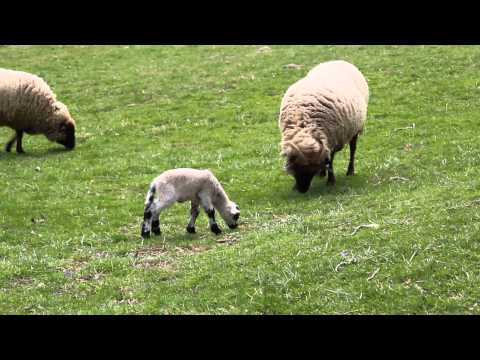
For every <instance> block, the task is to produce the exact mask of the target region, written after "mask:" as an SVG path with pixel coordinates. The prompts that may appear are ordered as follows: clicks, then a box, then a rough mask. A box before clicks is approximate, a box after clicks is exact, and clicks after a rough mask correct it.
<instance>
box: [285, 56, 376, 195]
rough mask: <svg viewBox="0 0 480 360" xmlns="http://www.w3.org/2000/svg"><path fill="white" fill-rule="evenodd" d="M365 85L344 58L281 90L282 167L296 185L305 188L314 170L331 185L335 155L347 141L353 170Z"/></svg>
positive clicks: (350, 172)
mask: <svg viewBox="0 0 480 360" xmlns="http://www.w3.org/2000/svg"><path fill="white" fill-rule="evenodd" d="M368 97H369V94H368V84H367V81H366V80H365V78H364V77H363V75H362V74H361V73H360V71H359V70H358V69H357V68H356V67H355V66H354V65H352V64H350V63H348V62H346V61H329V62H325V63H322V64H320V65H317V66H316V67H315V68H313V69H312V70H311V71H310V72H309V73H308V74H307V76H306V77H305V78H303V79H301V80H299V81H297V82H296V83H295V84H293V85H292V86H290V87H289V89H288V90H287V92H286V93H285V95H284V97H283V99H282V104H281V109H280V117H279V127H280V130H281V132H282V142H281V147H282V155H283V156H284V157H285V158H286V165H285V170H286V171H287V173H289V174H291V175H293V176H294V178H295V182H296V184H295V187H294V188H295V189H296V190H298V191H299V192H301V193H305V192H307V191H308V189H309V188H310V184H311V182H312V179H313V177H314V176H315V175H319V176H325V173H326V172H328V180H327V184H328V185H334V184H335V175H334V173H333V158H334V155H335V153H336V152H337V151H340V150H342V149H343V147H344V146H345V144H350V162H349V164H348V171H347V175H353V174H354V172H355V168H354V160H355V150H356V144H357V138H358V135H359V134H360V133H361V132H362V131H363V127H364V123H365V119H366V117H367V106H368Z"/></svg>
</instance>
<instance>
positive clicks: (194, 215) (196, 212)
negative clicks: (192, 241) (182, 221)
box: [187, 201, 200, 234]
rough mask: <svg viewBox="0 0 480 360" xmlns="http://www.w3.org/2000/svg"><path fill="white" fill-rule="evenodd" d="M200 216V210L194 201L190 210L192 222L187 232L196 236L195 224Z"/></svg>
mask: <svg viewBox="0 0 480 360" xmlns="http://www.w3.org/2000/svg"><path fill="white" fill-rule="evenodd" d="M199 214H200V208H199V205H198V203H197V202H193V201H192V207H191V209H190V222H189V223H188V225H187V232H189V233H190V234H195V222H196V221H197V217H198V215H199Z"/></svg>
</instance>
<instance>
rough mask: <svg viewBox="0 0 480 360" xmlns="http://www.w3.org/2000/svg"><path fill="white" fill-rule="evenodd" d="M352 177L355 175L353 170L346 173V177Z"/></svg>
mask: <svg viewBox="0 0 480 360" xmlns="http://www.w3.org/2000/svg"><path fill="white" fill-rule="evenodd" d="M353 175H355V171H353V170H348V171H347V176H353Z"/></svg>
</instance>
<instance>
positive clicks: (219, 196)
mask: <svg viewBox="0 0 480 360" xmlns="http://www.w3.org/2000/svg"><path fill="white" fill-rule="evenodd" d="M228 202H229V199H228V196H227V194H226V193H225V190H223V188H222V186H221V185H220V184H218V185H217V186H216V187H215V196H214V197H213V205H214V206H215V207H217V208H218V207H220V208H223V207H225V206H226V205H227V204H228Z"/></svg>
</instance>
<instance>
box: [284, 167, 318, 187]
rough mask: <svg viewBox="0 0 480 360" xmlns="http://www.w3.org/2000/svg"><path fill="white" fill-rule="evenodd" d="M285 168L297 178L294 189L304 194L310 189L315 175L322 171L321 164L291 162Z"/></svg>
mask: <svg viewBox="0 0 480 360" xmlns="http://www.w3.org/2000/svg"><path fill="white" fill-rule="evenodd" d="M285 169H286V171H287V173H289V174H290V175H292V176H293V177H294V178H295V186H294V187H293V188H294V190H297V191H298V192H300V193H302V194H304V193H306V192H307V191H308V189H310V184H311V183H312V179H313V177H314V176H315V175H317V174H318V173H319V171H321V166H302V165H299V164H295V163H293V162H289V163H287V165H286V167H285Z"/></svg>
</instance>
